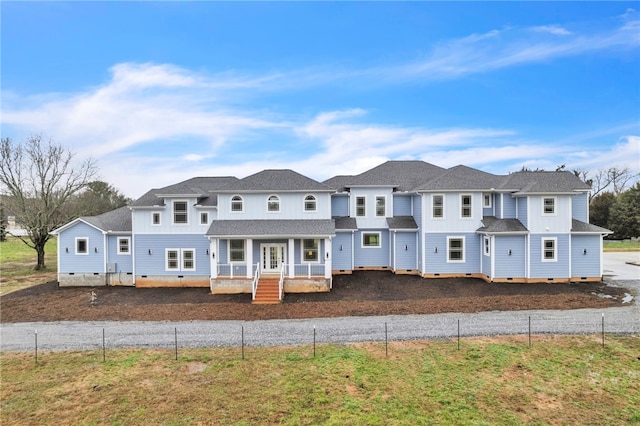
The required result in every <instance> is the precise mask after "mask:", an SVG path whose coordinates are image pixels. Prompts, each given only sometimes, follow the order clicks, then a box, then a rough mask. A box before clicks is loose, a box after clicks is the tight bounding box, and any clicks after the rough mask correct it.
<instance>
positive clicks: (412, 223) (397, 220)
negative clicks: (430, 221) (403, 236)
mask: <svg viewBox="0 0 640 426" xmlns="http://www.w3.org/2000/svg"><path fill="white" fill-rule="evenodd" d="M387 224H388V225H389V229H392V230H393V229H418V224H417V223H416V220H415V219H414V218H413V216H395V217H388V218H387Z"/></svg>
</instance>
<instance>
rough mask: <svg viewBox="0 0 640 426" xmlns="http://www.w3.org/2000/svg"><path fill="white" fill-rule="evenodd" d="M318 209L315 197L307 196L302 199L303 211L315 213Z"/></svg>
mask: <svg viewBox="0 0 640 426" xmlns="http://www.w3.org/2000/svg"><path fill="white" fill-rule="evenodd" d="M317 208H318V200H317V199H316V197H315V195H307V196H306V197H304V211H305V212H315V211H316V209H317Z"/></svg>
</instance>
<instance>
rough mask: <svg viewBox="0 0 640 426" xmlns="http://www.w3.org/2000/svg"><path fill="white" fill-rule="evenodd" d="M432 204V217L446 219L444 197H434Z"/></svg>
mask: <svg viewBox="0 0 640 426" xmlns="http://www.w3.org/2000/svg"><path fill="white" fill-rule="evenodd" d="M431 204H432V209H431V217H432V218H434V219H442V218H443V217H444V195H440V194H438V195H435V194H434V195H432V196H431Z"/></svg>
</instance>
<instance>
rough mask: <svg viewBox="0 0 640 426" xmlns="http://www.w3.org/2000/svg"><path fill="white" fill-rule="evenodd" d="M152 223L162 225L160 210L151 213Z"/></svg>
mask: <svg viewBox="0 0 640 426" xmlns="http://www.w3.org/2000/svg"><path fill="white" fill-rule="evenodd" d="M151 225H153V226H160V212H152V213H151Z"/></svg>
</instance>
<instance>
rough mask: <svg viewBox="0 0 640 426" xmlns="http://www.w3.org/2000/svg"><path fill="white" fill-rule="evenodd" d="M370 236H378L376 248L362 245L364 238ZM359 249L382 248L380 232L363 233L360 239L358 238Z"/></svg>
mask: <svg viewBox="0 0 640 426" xmlns="http://www.w3.org/2000/svg"><path fill="white" fill-rule="evenodd" d="M370 234H377V235H378V245H377V246H365V245H364V236H365V235H370ZM360 247H361V248H364V249H379V248H381V247H382V233H381V232H375V231H374V232H363V233H362V237H361V238H360Z"/></svg>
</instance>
